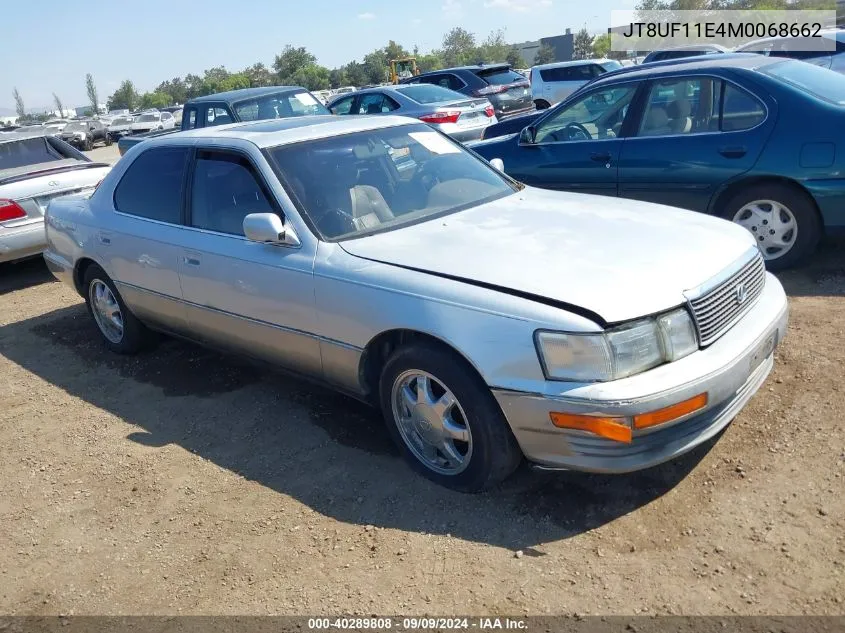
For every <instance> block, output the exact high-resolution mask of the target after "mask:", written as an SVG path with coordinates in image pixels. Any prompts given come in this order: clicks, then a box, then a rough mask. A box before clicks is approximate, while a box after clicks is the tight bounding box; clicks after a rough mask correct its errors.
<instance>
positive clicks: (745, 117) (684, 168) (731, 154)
mask: <svg viewBox="0 0 845 633" xmlns="http://www.w3.org/2000/svg"><path fill="white" fill-rule="evenodd" d="M775 107H776V104H774V102H771V103H768V102H765V103H764V100H763V98H758V97H757V96H755V95H753V94H752V93H751V92H749V91H747V90H745V89H744V88H741V87H740V86H738V85H736V84H734V83H732V82H730V81H726V80H724V79H722V78H720V77H711V76H704V75H694V76H685V77H684V76H679V77H673V78H668V79H662V80H660V81H654V82H650V83H649V85H648V87H647V95H646V98H645V101H644V108H643V114H642V117H641V118H640V120H639V121H638V123H637V125H636V126H635V131H634V132H633V133H632V135H631V136H630V137H629V138H627V139H626V141H625V145H624V147H623V149H622V154H621V156H620V159H619V195H620V196H621V197H624V198H634V199H637V200H646V201H650V202H657V203H661V204H668V205H672V206H677V207H682V208H685V209H692V210H695V211H704V210H706V209H707V208H708V206H709V202H710V198H711V197H712V195H713V194H714V192H715V191H716V190H717V189H718V188H719V187H720V185H722V184H723V183H725V182H727V181H729V180H731V179H733V178H736V177H737V176H739V175H741V174H742V173H744V172H746V171H748V170H749V169H751V168H752V167H753V166H754V164H755V163H756V162H757V159H758V157H759V156H760V153H761V152H762V150H763V147H764V146H765V141H766V138H768V135H769V134H770V133H771V129H772V127H773V125H774V119H775V117H774V114H773V111H772V110H773V108H775Z"/></svg>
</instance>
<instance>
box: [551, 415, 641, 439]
mask: <svg viewBox="0 0 845 633" xmlns="http://www.w3.org/2000/svg"><path fill="white" fill-rule="evenodd" d="M549 417H550V418H551V420H552V424H554V425H555V426H556V427H558V428H561V429H576V430H578V431H588V432H590V433H594V434H595V435H599V436H601V437H606V438H607V439H609V440H614V441H616V442H625V443H626V444H630V443H631V427H630V426H628V425H627V424H625V420H624V418H599V417H594V416H592V415H578V414H576V413H555V412H552V413H549Z"/></svg>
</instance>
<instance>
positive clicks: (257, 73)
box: [240, 62, 273, 88]
mask: <svg viewBox="0 0 845 633" xmlns="http://www.w3.org/2000/svg"><path fill="white" fill-rule="evenodd" d="M240 74H242V75H246V77H247V78H248V79H249V85H250V87H251V88H261V87H264V86H272V85H273V74H272V73H271V72H270V70H269V69H268V68H267V67H266V66H265V65H264V64H262V63H261V62H258V63H257V64H253V65H252V66H250V67H249V68H244V69H243V70H242V71H241V73H240Z"/></svg>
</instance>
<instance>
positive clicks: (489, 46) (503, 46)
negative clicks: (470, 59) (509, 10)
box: [477, 29, 511, 62]
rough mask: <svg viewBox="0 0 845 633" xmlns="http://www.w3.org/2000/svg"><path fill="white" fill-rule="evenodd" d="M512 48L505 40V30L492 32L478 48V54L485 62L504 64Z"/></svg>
mask: <svg viewBox="0 0 845 633" xmlns="http://www.w3.org/2000/svg"><path fill="white" fill-rule="evenodd" d="M510 51H511V46H510V45H509V44H508V43H507V41H506V40H505V31H504V29H499V30H498V31H492V32H491V33H490V35H488V36H487V39H486V40H484V42H483V43H482V44H481V46H479V47H478V50H477V54H478V57H479V58H481V59H482V60H483V61H485V62H503V61H506V60H507V57H508V54H509V53H510Z"/></svg>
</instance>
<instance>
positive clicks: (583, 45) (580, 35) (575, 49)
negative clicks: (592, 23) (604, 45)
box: [572, 29, 593, 59]
mask: <svg viewBox="0 0 845 633" xmlns="http://www.w3.org/2000/svg"><path fill="white" fill-rule="evenodd" d="M592 52H593V38H592V36H591V35H590V34H589V32H587V29H581V30H580V31H578V32H577V33H576V34H575V41H574V42H573V43H572V59H587V58H588V57H589V56H590V54H591V53H592Z"/></svg>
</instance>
